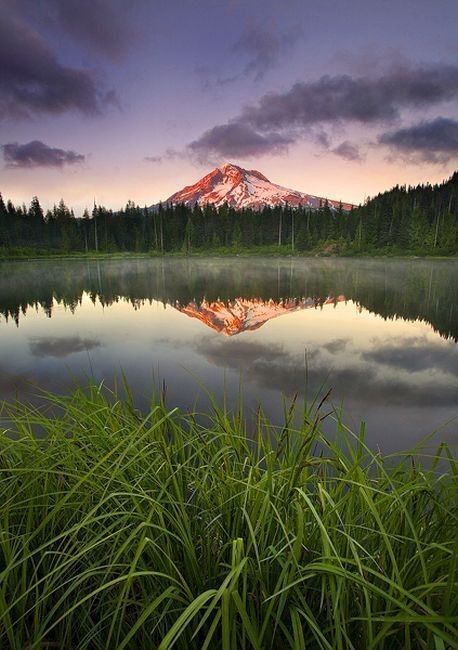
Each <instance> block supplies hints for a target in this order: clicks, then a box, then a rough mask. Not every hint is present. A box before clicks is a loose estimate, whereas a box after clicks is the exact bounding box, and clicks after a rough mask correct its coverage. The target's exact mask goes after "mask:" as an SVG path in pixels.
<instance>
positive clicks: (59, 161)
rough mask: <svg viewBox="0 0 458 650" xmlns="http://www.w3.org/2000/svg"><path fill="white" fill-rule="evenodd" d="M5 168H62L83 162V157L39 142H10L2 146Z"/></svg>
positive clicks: (74, 152)
mask: <svg viewBox="0 0 458 650" xmlns="http://www.w3.org/2000/svg"><path fill="white" fill-rule="evenodd" d="M2 149H3V157H4V159H5V162H6V166H7V167H12V168H18V167H21V168H24V167H63V166H64V165H75V164H78V163H82V162H84V159H85V157H84V156H83V155H82V154H80V153H76V151H71V150H68V151H65V150H64V149H57V148H56V147H48V145H47V144H45V143H44V142H41V141H40V140H32V142H27V143H26V144H18V143H17V142H10V143H9V144H4V145H2Z"/></svg>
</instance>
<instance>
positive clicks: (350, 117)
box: [239, 65, 458, 130]
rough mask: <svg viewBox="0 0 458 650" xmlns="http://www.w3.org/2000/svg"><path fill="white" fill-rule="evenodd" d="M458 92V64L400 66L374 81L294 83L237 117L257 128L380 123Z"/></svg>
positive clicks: (349, 79) (344, 79) (334, 79)
mask: <svg viewBox="0 0 458 650" xmlns="http://www.w3.org/2000/svg"><path fill="white" fill-rule="evenodd" d="M456 96H458V66H453V65H431V66H423V67H418V68H407V67H403V68H400V69H395V70H392V71H390V72H389V73H386V74H385V75H383V76H380V77H376V78H374V79H372V78H369V77H351V76H349V75H340V76H335V77H330V76H327V75H326V76H323V77H321V78H320V79H318V81H313V82H299V83H296V84H294V85H293V86H292V88H290V89H289V90H288V91H286V92H284V93H269V94H267V95H264V97H261V99H260V100H259V102H258V103H257V104H255V105H253V106H248V107H246V108H245V109H244V111H242V113H241V115H240V117H239V120H241V121H243V122H245V123H248V124H250V125H251V126H253V127H254V128H256V129H260V130H270V129H283V128H291V127H308V126H311V125H313V124H317V123H322V122H339V121H347V122H348V121H353V122H361V123H379V122H383V121H385V120H393V119H395V118H397V117H398V116H399V111H400V109H401V108H405V107H407V108H414V109H416V108H423V107H429V106H433V105H434V104H437V103H438V102H442V101H447V100H452V99H454V98H455V97H456Z"/></svg>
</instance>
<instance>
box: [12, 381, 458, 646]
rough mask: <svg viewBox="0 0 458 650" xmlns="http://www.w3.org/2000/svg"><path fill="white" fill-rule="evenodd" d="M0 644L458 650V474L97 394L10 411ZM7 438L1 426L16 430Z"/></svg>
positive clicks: (305, 434) (299, 432) (310, 431)
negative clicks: (141, 409) (141, 408)
mask: <svg viewBox="0 0 458 650" xmlns="http://www.w3.org/2000/svg"><path fill="white" fill-rule="evenodd" d="M2 415H3V417H4V418H8V422H9V425H8V430H7V431H5V432H3V434H2V435H1V438H0V509H1V510H0V514H1V522H0V523H1V530H0V647H1V648H13V649H14V650H24V649H25V648H29V649H32V648H40V649H44V648H64V649H67V648H68V649H72V650H74V649H79V648H91V649H93V648H107V649H108V648H110V649H111V648H119V649H122V648H135V649H137V648H139V649H143V648H160V649H161V650H165V649H166V648H170V647H172V646H173V647H176V648H199V649H200V648H202V649H205V648H211V649H214V648H222V649H223V650H229V649H236V648H237V649H244V648H298V649H304V648H307V649H308V648H326V649H331V648H332V649H345V650H346V649H348V648H361V649H366V648H406V649H409V648H411V649H412V650H413V649H417V648H420V649H421V648H435V649H436V650H442V649H444V648H451V647H455V648H456V647H457V643H458V637H457V632H456V630H457V628H456V624H457V620H458V617H457V613H458V592H457V538H458V535H457V533H458V527H457V516H458V498H457V496H458V490H457V468H456V464H455V461H454V460H453V458H452V455H451V452H450V451H449V449H447V447H445V446H441V447H440V448H439V450H438V452H437V454H436V455H435V456H433V457H429V458H428V459H427V462H426V463H425V464H424V466H421V464H420V460H419V456H418V454H416V455H410V454H409V455H407V454H406V455H399V456H398V457H397V458H388V459H385V458H383V457H382V456H381V455H380V454H378V453H374V452H371V451H370V450H369V449H368V448H367V447H366V446H365V444H364V439H363V437H362V436H355V435H353V434H351V433H350V432H349V431H348V430H346V428H345V427H344V425H343V424H342V422H341V421H340V419H339V418H338V417H336V435H335V436H332V438H327V437H326V436H325V435H324V434H323V433H322V431H321V428H320V418H321V417H322V414H321V409H320V408H318V409H315V412H314V413H313V414H309V415H306V414H305V415H304V417H303V423H302V426H301V427H300V428H299V429H294V428H293V425H292V410H291V411H287V412H286V414H285V426H284V427H283V428H282V429H280V430H277V429H275V428H274V427H272V426H271V425H269V423H268V422H266V420H265V418H264V416H263V414H262V412H261V411H259V412H258V416H257V423H256V426H255V427H254V431H251V432H250V433H247V431H246V424H245V423H244V421H243V418H242V416H241V415H240V413H235V414H233V415H230V414H228V413H227V412H224V411H223V410H219V409H218V408H216V407H215V409H214V411H213V412H212V413H209V414H208V416H207V417H206V419H205V420H203V419H202V418H198V417H196V416H195V415H193V414H183V413H180V412H178V411H177V410H167V409H166V408H165V406H164V404H161V403H160V402H159V403H157V404H156V405H155V406H153V407H152V409H151V411H150V413H149V414H148V415H147V416H146V417H143V416H142V415H140V414H139V413H138V412H137V411H136V410H135V409H134V407H133V404H132V402H131V401H130V400H129V399H125V400H118V399H116V397H115V396H113V395H111V396H110V395H108V394H107V393H106V392H105V391H104V390H102V389H100V388H97V387H94V386H93V387H90V388H89V389H88V390H87V391H85V392H84V391H82V390H78V391H76V392H75V393H74V394H72V395H71V396H69V397H66V398H61V397H53V396H48V407H47V410H46V409H41V410H37V409H35V408H33V407H27V406H25V405H16V406H12V405H9V406H6V405H5V406H4V408H3V413H2ZM4 422H6V419H5V420H4Z"/></svg>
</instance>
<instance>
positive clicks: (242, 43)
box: [196, 25, 302, 90]
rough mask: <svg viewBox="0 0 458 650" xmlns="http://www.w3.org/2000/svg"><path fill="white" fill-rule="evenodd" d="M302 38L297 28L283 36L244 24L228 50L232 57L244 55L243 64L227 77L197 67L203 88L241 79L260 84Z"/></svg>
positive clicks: (206, 67) (206, 88) (209, 68)
mask: <svg viewBox="0 0 458 650" xmlns="http://www.w3.org/2000/svg"><path fill="white" fill-rule="evenodd" d="M301 35H302V29H301V28H300V27H299V25H296V26H294V27H292V28H290V29H288V30H287V31H285V32H282V33H277V32H274V31H272V30H269V29H264V28H262V27H260V26H259V25H247V26H246V27H245V29H244V30H243V32H242V34H241V36H240V38H239V39H238V40H237V41H236V43H235V44H234V45H233V47H232V50H231V52H232V54H237V55H241V56H244V57H245V58H246V59H247V63H246V65H245V66H244V67H243V68H242V69H240V70H238V71H236V72H235V73H234V74H231V75H229V76H222V75H221V74H219V73H218V72H217V71H216V70H215V69H214V68H213V69H212V68H211V67H210V66H207V65H203V66H202V65H200V66H196V72H197V74H198V75H199V76H200V77H201V79H202V87H203V89H204V90H208V89H209V88H211V87H212V86H213V85H215V86H227V85H228V84H232V83H234V82H235V81H238V80H239V79H243V78H251V79H253V80H254V81H261V80H262V79H264V76H265V74H266V73H267V72H269V70H271V69H272V68H275V66H276V65H277V64H278V63H279V61H280V60H281V59H283V58H284V57H285V56H286V55H287V54H288V52H290V51H291V49H292V48H293V46H294V45H295V43H296V42H297V41H298V39H299V37H300V36H301Z"/></svg>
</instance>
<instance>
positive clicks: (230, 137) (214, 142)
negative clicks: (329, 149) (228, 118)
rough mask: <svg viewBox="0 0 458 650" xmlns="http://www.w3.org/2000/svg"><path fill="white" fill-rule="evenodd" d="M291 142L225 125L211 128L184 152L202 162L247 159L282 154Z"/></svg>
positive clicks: (239, 126) (235, 125) (242, 126)
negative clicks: (212, 159)
mask: <svg viewBox="0 0 458 650" xmlns="http://www.w3.org/2000/svg"><path fill="white" fill-rule="evenodd" d="M292 142H293V140H292V139H291V137H288V136H286V135H280V134H279V133H275V132H270V133H263V134H261V133H257V132H256V131H255V130H254V129H252V128H251V127H250V126H248V125H246V124H239V123H237V122H229V123H228V124H221V125H220V126H214V127H213V128H212V129H209V130H208V131H205V133H204V134H203V135H202V136H201V137H200V138H198V139H197V140H194V141H193V142H191V143H190V144H189V145H188V147H187V148H188V152H189V153H191V154H193V155H195V156H196V157H197V158H198V159H201V160H203V161H205V160H207V159H208V158H211V157H212V156H216V157H221V156H222V157H223V158H237V157H241V158H249V157H252V156H259V155H262V154H266V153H270V154H272V153H275V154H278V153H283V152H284V151H285V150H286V148H287V146H288V145H289V144H291V143H292Z"/></svg>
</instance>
